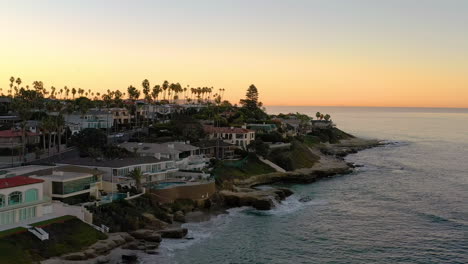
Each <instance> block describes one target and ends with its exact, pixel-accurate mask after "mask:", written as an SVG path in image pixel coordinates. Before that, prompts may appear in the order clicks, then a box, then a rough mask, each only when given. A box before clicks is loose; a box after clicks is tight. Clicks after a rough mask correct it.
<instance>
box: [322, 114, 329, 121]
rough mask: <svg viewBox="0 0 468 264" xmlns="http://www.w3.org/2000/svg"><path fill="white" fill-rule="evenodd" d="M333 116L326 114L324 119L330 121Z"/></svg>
mask: <svg viewBox="0 0 468 264" xmlns="http://www.w3.org/2000/svg"><path fill="white" fill-rule="evenodd" d="M330 118H331V116H330V115H329V114H326V115H325V116H324V117H323V119H325V120H326V121H328V120H330Z"/></svg>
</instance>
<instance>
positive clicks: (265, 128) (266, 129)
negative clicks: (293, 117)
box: [247, 123, 278, 133]
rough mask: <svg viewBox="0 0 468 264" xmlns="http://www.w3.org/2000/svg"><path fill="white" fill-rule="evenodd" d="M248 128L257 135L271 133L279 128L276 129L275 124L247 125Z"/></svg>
mask: <svg viewBox="0 0 468 264" xmlns="http://www.w3.org/2000/svg"><path fill="white" fill-rule="evenodd" d="M247 128H248V129H251V130H255V132H256V133H271V132H274V131H276V130H278V128H277V127H276V125H275V124H265V123H263V124H247Z"/></svg>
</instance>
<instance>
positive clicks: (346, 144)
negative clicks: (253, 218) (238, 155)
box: [219, 138, 382, 210]
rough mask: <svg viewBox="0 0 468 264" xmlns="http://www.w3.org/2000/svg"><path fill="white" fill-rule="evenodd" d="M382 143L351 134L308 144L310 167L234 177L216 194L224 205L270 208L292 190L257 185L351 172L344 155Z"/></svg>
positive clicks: (315, 179)
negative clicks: (311, 158) (228, 187)
mask: <svg viewBox="0 0 468 264" xmlns="http://www.w3.org/2000/svg"><path fill="white" fill-rule="evenodd" d="M381 144H382V143H380V142H379V141H377V140H366V139H359V138H352V139H347V140H342V141H340V142H338V143H335V144H329V143H327V144H320V145H317V146H316V147H309V151H310V152H311V153H312V154H313V155H315V156H317V157H318V161H317V162H316V163H315V164H314V165H313V166H312V167H310V168H300V169H297V170H294V171H286V172H271V173H266V174H260V175H254V176H251V177H248V178H246V179H234V180H233V185H234V186H233V187H232V189H231V190H221V191H220V192H219V197H221V199H222V202H223V204H224V206H226V207H240V206H252V207H254V208H256V209H258V210H270V209H271V208H273V207H274V204H275V201H281V200H283V199H285V198H286V197H288V196H290V195H291V194H292V191H290V190H288V189H286V188H271V189H267V190H260V189H257V188H256V186H259V185H267V184H275V183H303V184H307V183H312V182H315V181H317V180H319V179H322V178H326V177H331V176H334V175H339V174H348V173H351V172H352V171H353V168H354V165H353V164H349V163H347V162H346V161H344V159H343V157H344V156H346V155H348V154H350V153H356V152H357V151H360V150H363V149H367V148H372V147H376V146H379V145H381Z"/></svg>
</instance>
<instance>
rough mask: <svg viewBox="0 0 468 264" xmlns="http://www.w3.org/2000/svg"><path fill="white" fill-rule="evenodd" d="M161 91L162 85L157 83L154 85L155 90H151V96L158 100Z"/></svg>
mask: <svg viewBox="0 0 468 264" xmlns="http://www.w3.org/2000/svg"><path fill="white" fill-rule="evenodd" d="M160 93H161V86H160V85H159V84H158V85H155V86H154V87H153V91H152V92H151V97H153V101H155V102H156V101H157V100H158V97H159V94H160Z"/></svg>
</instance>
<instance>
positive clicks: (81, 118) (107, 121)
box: [65, 109, 114, 134]
mask: <svg viewBox="0 0 468 264" xmlns="http://www.w3.org/2000/svg"><path fill="white" fill-rule="evenodd" d="M65 121H66V124H67V126H68V127H69V128H70V130H71V132H72V134H75V133H78V132H80V131H81V130H83V129H85V128H98V129H99V128H100V129H111V128H112V125H113V123H114V117H113V114H112V112H111V111H101V110H97V109H91V110H89V111H88V112H87V113H86V114H81V113H78V112H75V113H72V114H69V115H66V116H65Z"/></svg>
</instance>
